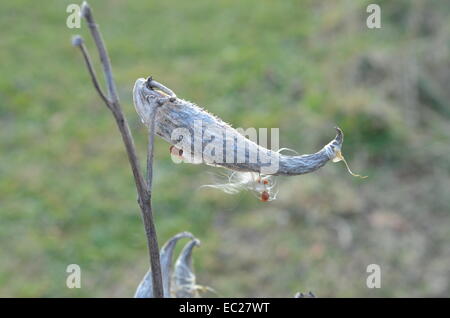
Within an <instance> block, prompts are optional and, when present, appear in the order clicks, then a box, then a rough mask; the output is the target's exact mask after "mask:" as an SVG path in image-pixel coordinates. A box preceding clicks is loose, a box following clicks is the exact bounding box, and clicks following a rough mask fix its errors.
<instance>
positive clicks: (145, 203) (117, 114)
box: [73, 2, 164, 298]
mask: <svg viewBox="0 0 450 318" xmlns="http://www.w3.org/2000/svg"><path fill="white" fill-rule="evenodd" d="M81 11H82V16H83V17H84V19H85V20H86V21H87V23H88V26H89V29H90V32H91V35H92V37H93V39H94V42H95V45H96V47H97V50H98V53H99V55H100V60H101V63H102V66H103V72H104V75H105V78H106V84H107V88H108V97H106V96H105V94H104V93H103V91H102V89H101V88H100V85H99V82H98V80H97V76H96V74H95V71H94V69H93V67H92V62H91V59H90V56H89V53H88V51H87V49H86V47H85V46H84V44H83V39H82V38H81V37H80V36H77V37H75V38H74V39H73V44H74V45H75V46H77V47H79V48H80V50H81V52H82V54H83V57H84V60H85V62H86V66H87V68H88V71H89V74H90V76H91V79H92V82H93V84H94V87H95V89H96V90H97V92H98V94H99V95H100V97H101V98H102V100H103V101H104V102H105V104H106V106H107V107H108V108H109V109H110V110H111V112H112V114H113V115H114V119H115V120H116V123H117V127H118V129H119V131H120V133H121V135H122V140H123V143H124V145H125V148H126V152H127V155H128V161H129V162H130V165H131V170H132V172H133V176H134V181H135V184H136V189H137V193H138V203H139V206H140V208H141V212H142V217H143V221H144V226H145V232H146V235H147V245H148V249H149V254H150V265H151V271H152V280H153V295H154V297H156V298H162V297H163V295H164V293H163V285H162V275H161V264H160V257H159V246H158V239H157V235H156V228H155V223H154V220H153V211H152V202H151V196H152V189H151V185H152V183H151V179H152V172H153V141H154V136H153V135H151V136H149V144H148V155H149V157H148V159H147V182H146V181H145V179H144V177H143V175H142V173H141V170H140V164H139V160H138V157H137V154H136V147H135V145H134V140H133V136H132V134H131V131H130V127H129V125H128V121H127V120H126V118H125V116H124V114H123V111H122V107H121V106H120V102H119V98H118V94H117V90H116V86H115V82H114V77H113V74H112V68H111V63H110V60H109V56H108V52H107V50H106V47H105V45H104V42H103V39H102V36H101V33H100V30H99V28H98V25H97V24H96V23H95V21H94V18H93V16H92V11H91V9H90V7H89V5H88V4H87V3H86V2H84V3H83V7H82V10H81ZM155 112H156V111H155ZM152 126H154V125H152ZM150 132H154V128H152V129H151V130H150Z"/></svg>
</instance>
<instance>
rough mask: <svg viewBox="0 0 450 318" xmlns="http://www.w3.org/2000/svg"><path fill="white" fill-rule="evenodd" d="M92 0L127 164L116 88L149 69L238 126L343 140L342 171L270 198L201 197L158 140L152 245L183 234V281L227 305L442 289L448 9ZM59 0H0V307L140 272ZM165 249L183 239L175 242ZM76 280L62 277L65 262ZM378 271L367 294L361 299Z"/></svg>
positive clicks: (138, 240) (203, 180)
mask: <svg viewBox="0 0 450 318" xmlns="http://www.w3.org/2000/svg"><path fill="white" fill-rule="evenodd" d="M371 2H372V1H313V0H310V1H265V2H262V1H257V0H252V1H239V2H238V1H223V0H219V1H207V0H197V1H174V0H170V1H91V2H90V4H91V6H92V8H93V10H94V15H95V18H96V20H97V22H98V23H99V24H100V27H101V31H102V32H103V36H104V38H105V41H106V43H107V46H108V48H109V52H110V56H111V59H112V63H113V69H114V74H115V76H116V81H117V86H118V90H119V93H120V96H121V100H122V104H123V107H124V109H125V112H126V115H127V116H128V119H129V121H130V125H131V129H132V131H133V134H134V137H135V139H136V144H137V147H138V149H139V152H140V155H141V162H144V159H145V158H144V156H145V147H146V130H145V128H144V127H143V126H142V125H141V123H140V122H139V120H138V117H137V115H136V113H135V111H134V107H133V105H132V99H131V90H132V87H133V84H134V81H135V80H136V79H137V78H138V77H146V76H149V75H152V76H153V77H154V78H155V79H157V80H158V81H160V82H162V83H164V84H166V85H167V86H168V87H170V88H172V89H173V90H174V91H175V92H176V93H177V95H178V96H179V97H182V98H184V99H188V100H191V101H194V102H196V103H198V104H199V105H202V106H205V107H206V108H207V109H208V110H209V111H211V112H213V113H215V114H217V115H218V116H220V117H221V118H222V119H224V120H225V121H227V122H229V123H232V124H233V126H235V127H244V128H248V127H257V128H258V127H269V128H270V127H280V128H281V129H280V146H281V147H289V148H293V149H295V150H297V151H299V152H300V153H310V152H314V151H316V150H318V149H320V147H322V146H323V145H324V144H325V143H326V142H328V141H329V140H330V139H331V138H332V137H333V136H334V130H333V126H334V125H336V124H337V125H339V126H340V127H342V129H343V130H344V132H345V134H346V139H345V142H344V147H343V153H344V155H346V157H347V160H348V161H349V163H350V166H351V167H352V169H353V170H355V171H356V172H359V173H361V174H367V175H369V178H368V179H365V180H359V179H356V178H353V177H351V176H350V175H349V174H348V173H347V172H346V169H345V167H344V165H343V163H338V164H331V163H329V164H328V165H326V166H325V167H324V168H323V169H321V170H319V171H318V172H316V173H313V174H309V175H305V176H299V177H291V178H280V179H279V180H278V182H279V185H280V186H279V189H280V192H279V196H278V200H276V201H273V202H269V203H262V202H259V201H258V200H256V199H255V198H254V197H253V196H252V195H251V194H250V193H242V194H239V195H236V196H229V195H226V194H224V193H221V192H219V191H215V190H211V189H199V186H201V185H203V184H208V183H210V182H211V177H210V175H209V172H214V171H216V172H217V169H216V170H215V169H214V168H211V167H206V166H192V165H187V164H184V165H175V164H173V163H172V161H171V159H170V156H169V151H168V144H167V143H166V142H164V141H162V140H160V139H157V141H156V147H157V148H156V161H155V175H154V177H155V180H154V210H155V213H156V221H157V229H158V234H159V241H160V244H162V243H163V242H164V241H165V240H167V239H168V238H169V237H171V236H172V235H174V234H176V233H177V232H180V231H190V232H192V233H194V234H195V235H196V236H197V237H198V238H199V239H200V240H202V246H201V247H200V248H198V249H196V250H195V255H194V258H195V269H196V274H197V282H198V283H199V284H202V285H208V286H211V287H213V288H214V289H216V290H217V291H218V293H219V294H220V295H221V296H227V297H246V296H249V297H250V296H254V297H262V296H272V297H292V296H293V295H294V294H295V292H297V291H303V292H307V291H313V292H314V293H315V294H316V295H317V296H319V297H329V296H334V297H347V296H362V297H379V296H405V297H410V296H449V292H450V244H449V242H450V196H449V188H450V178H449V177H450V159H449V149H450V148H449V140H450V139H449V137H450V125H449V120H450V105H449V100H450V84H449V83H450V54H449V52H450V5H449V3H448V2H447V1H419V0H417V1H402V0H399V1H380V0H378V1H376V3H378V4H379V5H380V6H381V17H382V28H381V29H373V30H370V29H368V28H367V27H366V18H367V16H368V13H366V7H367V5H368V4H369V3H371ZM70 3H72V1H45V2H41V1H2V2H1V3H0V30H2V31H1V34H0V61H1V66H0V70H1V73H0V74H1V77H0V125H1V128H0V131H1V133H0V296H3V297H9V296H21V297H35V296H43V297H57V296H63V297H80V296H83V297H129V296H132V295H133V293H134V291H135V288H136V286H137V284H138V283H139V281H140V279H141V278H142V276H143V275H144V273H145V272H146V270H147V268H148V258H147V250H146V239H145V235H144V229H143V225H142V221H141V217H140V211H139V209H138V206H137V204H136V192H135V189H134V183H133V179H132V175H131V171H130V168H129V165H128V161H127V158H126V155H125V152H124V148H123V145H122V141H121V138H120V135H119V133H118V131H117V129H116V127H115V123H114V121H113V118H112V116H111V114H110V113H109V111H108V110H107V109H106V108H105V106H104V105H103V104H102V102H101V100H100V99H99V97H98V96H97V94H96V92H95V90H94V89H93V87H92V84H91V82H90V79H89V76H88V74H87V72H86V69H85V66H84V62H83V60H82V58H81V55H80V52H79V51H78V50H76V49H75V48H73V47H72V46H71V36H72V35H74V34H77V33H80V34H82V35H83V36H84V37H85V40H86V42H87V46H88V47H89V48H90V51H91V55H92V56H93V57H95V62H96V66H97V71H98V74H99V75H100V74H101V72H100V68H99V65H100V64H99V61H98V58H97V54H96V52H95V50H94V45H93V43H92V40H91V38H90V36H89V33H88V30H87V27H86V25H85V24H84V23H82V28H81V29H69V28H67V26H66V18H67V15H68V13H66V7H67V5H68V4H70ZM180 245H181V244H180ZM72 263H76V264H79V265H80V266H81V269H82V282H81V283H82V288H81V289H68V288H67V287H66V285H65V282H66V277H67V274H66V272H65V270H66V267H67V265H68V264H72ZM372 263H375V264H379V265H380V266H381V270H382V280H381V288H380V289H368V288H367V287H366V277H367V275H368V274H367V273H366V267H367V265H369V264H372Z"/></svg>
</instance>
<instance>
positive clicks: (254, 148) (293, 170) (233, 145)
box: [133, 78, 344, 176]
mask: <svg viewBox="0 0 450 318" xmlns="http://www.w3.org/2000/svg"><path fill="white" fill-rule="evenodd" d="M133 100H134V105H135V108H136V111H137V112H138V114H139V116H140V118H141V120H142V122H143V123H144V124H145V125H146V126H147V127H149V126H150V118H151V115H152V112H153V111H155V110H156V111H157V112H156V117H155V118H156V120H155V124H156V127H155V132H156V134H157V135H158V136H160V137H162V138H163V139H164V140H166V141H167V142H169V143H170V144H172V145H174V146H176V147H177V148H179V149H183V157H184V158H189V159H187V160H186V161H188V162H192V163H206V164H210V165H215V166H221V167H224V168H228V169H231V170H235V171H245V172H257V173H261V174H267V175H287V176H292V175H301V174H305V173H309V172H313V171H315V170H317V169H319V168H321V167H322V166H324V165H325V164H326V163H327V162H328V161H329V160H332V159H335V157H336V154H337V152H339V151H340V150H341V147H342V143H343V141H344V135H343V133H342V131H341V129H339V128H337V127H336V130H337V135H336V137H335V138H334V139H333V140H332V141H330V142H329V143H328V144H327V145H325V146H324V147H323V148H322V149H321V150H319V151H318V152H316V153H313V154H305V155H300V156H286V155H282V154H280V153H278V152H276V151H272V150H269V149H266V148H264V147H261V146H259V145H258V144H256V143H255V142H253V141H251V140H249V139H247V138H246V137H245V136H243V135H242V134H240V133H239V132H238V131H237V130H235V129H234V128H232V127H231V126H230V125H228V124H227V123H225V122H223V121H222V120H221V119H219V118H218V117H216V116H214V115H212V114H210V113H208V112H207V111H205V110H204V109H202V108H200V107H198V106H197V105H195V104H193V103H191V102H188V101H185V100H183V99H180V98H177V97H176V96H175V94H173V92H172V91H170V90H169V89H167V88H165V87H164V86H163V85H161V84H159V83H157V82H155V81H152V80H146V79H143V78H140V79H138V80H137V81H136V83H135V85H134V89H133Z"/></svg>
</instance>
